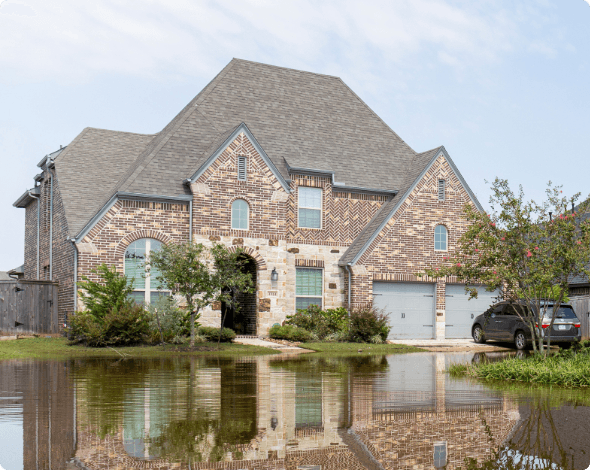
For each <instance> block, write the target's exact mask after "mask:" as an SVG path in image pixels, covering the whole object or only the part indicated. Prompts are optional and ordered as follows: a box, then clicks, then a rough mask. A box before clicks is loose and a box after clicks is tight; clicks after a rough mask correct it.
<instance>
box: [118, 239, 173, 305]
mask: <svg viewBox="0 0 590 470" xmlns="http://www.w3.org/2000/svg"><path fill="white" fill-rule="evenodd" d="M161 246H162V243H161V242H159V241H158V240H154V239H153V238H142V239H140V240H136V241H134V242H133V243H131V244H130V245H129V246H128V247H127V251H125V275H126V276H127V277H128V278H131V279H133V292H132V293H131V297H133V299H134V300H135V301H136V302H140V303H141V302H144V303H146V304H148V303H150V302H154V301H155V300H156V299H157V298H158V297H159V296H160V295H169V293H168V292H166V291H161V290H159V289H158V281H156V278H157V276H158V274H159V273H158V271H157V270H156V269H154V268H152V269H151V271H150V273H149V274H148V273H147V272H146V263H147V262H149V259H148V258H149V257H148V255H149V253H150V252H152V251H157V250H159V249H160V247H161Z"/></svg>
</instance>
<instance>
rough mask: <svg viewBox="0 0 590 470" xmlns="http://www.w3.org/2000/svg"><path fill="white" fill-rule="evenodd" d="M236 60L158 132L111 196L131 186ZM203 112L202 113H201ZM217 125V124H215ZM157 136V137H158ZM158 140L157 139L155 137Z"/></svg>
mask: <svg viewBox="0 0 590 470" xmlns="http://www.w3.org/2000/svg"><path fill="white" fill-rule="evenodd" d="M233 63H234V61H233V60H232V61H231V62H230V63H229V64H227V65H226V66H225V67H224V68H223V69H222V70H221V71H220V72H219V73H218V74H217V75H216V76H215V77H214V78H213V80H211V81H210V82H209V83H208V84H207V85H206V86H205V88H203V90H201V92H199V93H198V94H197V96H195V97H194V98H193V99H192V100H191V101H190V102H189V104H188V105H186V106H185V107H184V108H183V109H182V111H180V113H178V114H177V115H176V116H175V117H174V119H172V121H171V122H170V123H169V124H168V125H166V126H165V127H164V129H162V131H161V132H160V133H159V134H158V137H159V136H161V139H159V141H158V142H157V143H156V142H153V143H154V145H153V146H149V147H150V148H149V149H146V150H145V151H144V152H142V153H141V155H139V156H138V157H137V159H136V160H135V162H133V164H132V165H131V166H130V168H129V171H128V172H126V174H125V175H124V176H123V178H121V179H120V180H119V182H118V183H117V184H116V185H115V187H114V190H113V192H112V193H111V195H110V196H109V197H112V195H113V194H115V193H116V192H117V191H119V190H120V189H121V188H123V187H124V186H129V185H130V184H131V183H133V181H135V179H136V178H137V177H138V176H139V174H140V173H141V170H140V168H141V169H143V168H145V165H142V163H145V164H146V165H147V164H148V163H149V162H150V161H151V160H152V159H153V158H154V157H155V156H156V155H157V153H158V151H159V150H160V149H161V148H162V147H163V146H164V145H165V144H166V142H168V140H170V137H171V136H172V135H173V134H174V131H175V130H176V129H178V128H179V127H180V126H181V125H182V124H183V123H184V122H185V121H186V120H187V119H188V117H189V116H190V115H191V114H192V113H193V112H194V111H195V110H196V109H197V105H198V104H199V103H201V102H203V99H204V98H205V97H206V96H207V95H209V93H211V91H212V90H213V89H215V87H216V86H217V85H218V84H219V82H220V81H221V80H222V79H223V76H224V75H225V74H226V73H227V72H228V71H229V70H230V69H231V68H232V66H233ZM201 114H202V113H201ZM213 127H215V126H213ZM156 138H157V137H156ZM154 140H156V139H154ZM138 170H139V171H138Z"/></svg>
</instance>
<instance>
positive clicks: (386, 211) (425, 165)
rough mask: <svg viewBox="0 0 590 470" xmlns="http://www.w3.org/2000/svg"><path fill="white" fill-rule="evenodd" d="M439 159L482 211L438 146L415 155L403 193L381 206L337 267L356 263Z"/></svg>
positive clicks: (462, 179)
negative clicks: (447, 166) (445, 163)
mask: <svg viewBox="0 0 590 470" xmlns="http://www.w3.org/2000/svg"><path fill="white" fill-rule="evenodd" d="M440 156H444V158H445V159H446V161H447V163H448V164H449V166H450V168H451V170H452V171H453V172H454V173H455V175H456V176H457V179H458V180H459V181H460V182H461V184H462V186H463V188H465V191H466V192H467V194H468V195H469V198H470V200H471V202H473V204H474V205H475V207H477V208H478V209H479V210H480V211H483V207H482V206H481V204H480V203H479V201H478V200H477V198H476V197H475V195H474V194H473V192H472V191H471V188H469V185H468V184H467V182H466V181H465V179H464V178H463V176H462V175H461V173H460V172H459V169H458V168H457V166H456V165H455V163H454V162H453V160H452V158H451V157H450V155H449V154H448V153H447V151H446V149H445V148H444V147H442V146H441V147H438V148H435V149H432V150H429V151H427V152H423V153H421V154H418V155H416V158H415V161H414V162H413V165H411V166H410V167H409V169H408V172H407V175H406V179H405V181H404V187H403V189H401V190H400V192H399V193H398V194H397V195H396V196H395V197H392V198H391V199H390V200H389V201H387V202H386V203H385V204H383V206H381V208H380V209H379V211H378V212H377V213H376V214H375V216H374V217H373V219H372V220H371V221H370V222H369V223H368V224H367V226H366V227H365V229H364V230H363V231H362V232H361V233H360V234H359V236H358V237H357V239H356V240H355V241H354V242H353V243H352V244H351V245H350V246H349V247H348V249H347V250H346V252H345V253H344V254H343V255H342V258H340V261H339V264H340V265H342V266H344V265H354V264H356V263H357V261H358V260H359V259H360V258H361V256H363V254H365V252H366V251H367V249H368V248H369V247H370V246H371V244H372V243H373V242H374V241H375V239H376V238H377V237H378V236H379V234H380V233H381V231H382V230H383V229H384V228H385V226H386V225H387V223H388V222H389V221H390V220H391V218H392V217H393V216H394V215H395V214H396V212H397V211H398V210H399V209H400V207H401V206H402V204H403V203H404V201H405V200H406V199H407V198H408V196H409V195H410V194H411V193H412V191H414V189H415V188H416V186H417V185H418V183H419V182H420V181H421V180H422V179H423V178H424V176H425V175H426V173H428V170H430V168H431V167H432V166H433V165H434V163H435V162H436V160H437V159H438V158H439V157H440Z"/></svg>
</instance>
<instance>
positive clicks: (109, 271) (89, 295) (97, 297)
mask: <svg viewBox="0 0 590 470" xmlns="http://www.w3.org/2000/svg"><path fill="white" fill-rule="evenodd" d="M90 272H92V273H94V274H97V275H98V277H99V278H100V281H98V282H97V281H91V280H90V279H89V278H88V277H86V276H82V279H83V280H84V281H81V282H78V287H80V289H81V291H80V300H82V303H84V306H85V307H86V310H87V311H88V312H89V313H90V314H91V315H93V316H94V317H96V318H97V319H102V318H104V317H105V315H107V314H108V313H109V312H111V311H112V310H113V309H115V308H117V309H118V308H121V307H123V305H125V304H126V303H128V301H129V294H131V292H132V291H133V281H132V280H131V279H129V278H127V277H126V276H124V275H123V274H121V273H118V272H117V270H116V268H115V266H111V267H110V268H109V267H108V266H107V265H106V264H104V263H103V264H101V265H100V266H98V267H97V268H96V269H91V270H90Z"/></svg>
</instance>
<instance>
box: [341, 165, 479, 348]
mask: <svg viewBox="0 0 590 470" xmlns="http://www.w3.org/2000/svg"><path fill="white" fill-rule="evenodd" d="M439 179H442V180H445V193H446V194H445V198H444V200H442V201H441V200H439V198H438V180H439ZM466 204H473V202H472V201H471V199H470V197H469V194H468V193H467V190H466V188H465V187H464V186H463V185H462V183H461V181H460V180H459V178H458V177H457V175H456V174H455V172H454V171H453V170H452V168H451V166H450V164H449V162H448V161H447V160H446V158H445V157H444V155H440V156H439V157H438V158H437V159H436V161H435V162H434V164H433V165H432V166H431V167H430V169H429V170H428V171H427V172H426V174H425V175H424V176H423V177H422V179H421V180H420V181H419V182H418V184H417V185H416V186H415V188H414V190H413V191H412V192H411V193H410V194H409V196H408V197H407V198H406V200H405V201H404V202H403V203H402V205H401V206H400V208H399V209H398V210H397V212H396V213H395V214H394V215H393V217H392V218H391V219H390V220H389V221H388V222H387V224H386V225H385V226H384V227H383V229H382V230H381V231H380V232H379V234H378V235H377V237H376V238H375V240H374V241H373V242H372V243H371V245H370V247H369V248H368V249H367V250H366V251H365V253H364V254H363V255H362V256H361V258H360V259H359V261H358V263H357V265H356V266H355V267H354V268H353V272H354V276H353V281H352V282H353V289H352V290H353V295H352V302H353V305H355V304H356V305H362V304H366V303H369V302H371V301H372V291H373V281H393V282H430V283H433V282H434V281H433V280H432V279H428V278H426V277H423V278H419V277H416V276H415V274H416V273H419V272H421V271H423V270H424V269H425V268H427V267H431V266H437V265H441V264H443V263H445V260H444V258H448V257H451V256H453V252H454V250H455V247H456V246H457V242H458V241H459V238H460V237H461V236H462V235H463V233H465V231H466V230H467V227H468V225H467V222H466V220H465V218H464V217H463V208H464V207H465V205H466ZM437 225H444V226H445V227H446V228H447V231H448V242H447V250H446V251H435V249H434V229H435V227H436V226H437ZM446 282H457V281H456V280H455V279H447V280H446V281H445V280H444V279H443V280H439V281H438V283H437V286H436V311H437V327H438V326H442V327H443V331H444V321H445V317H444V312H445V285H446ZM439 324H440V325H439ZM438 333H439V332H437V337H439V334H438Z"/></svg>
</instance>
